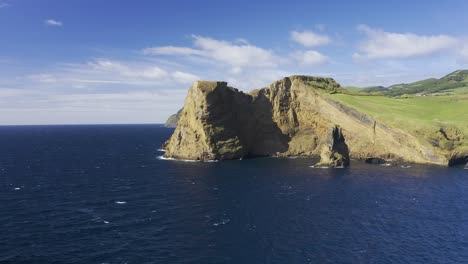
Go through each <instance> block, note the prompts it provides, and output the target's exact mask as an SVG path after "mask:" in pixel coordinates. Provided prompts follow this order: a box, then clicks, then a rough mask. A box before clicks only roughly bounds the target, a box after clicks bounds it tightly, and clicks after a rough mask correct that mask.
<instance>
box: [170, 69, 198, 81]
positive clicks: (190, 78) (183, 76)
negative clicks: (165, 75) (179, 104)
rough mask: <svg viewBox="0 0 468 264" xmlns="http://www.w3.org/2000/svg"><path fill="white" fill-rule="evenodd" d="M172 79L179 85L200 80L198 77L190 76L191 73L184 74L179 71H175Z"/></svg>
mask: <svg viewBox="0 0 468 264" xmlns="http://www.w3.org/2000/svg"><path fill="white" fill-rule="evenodd" d="M172 77H173V78H174V79H175V80H176V81H177V82H179V83H188V84H190V83H193V82H194V81H196V80H200V77H198V76H197V75H194V74H191V73H186V72H181V71H176V72H174V73H172Z"/></svg>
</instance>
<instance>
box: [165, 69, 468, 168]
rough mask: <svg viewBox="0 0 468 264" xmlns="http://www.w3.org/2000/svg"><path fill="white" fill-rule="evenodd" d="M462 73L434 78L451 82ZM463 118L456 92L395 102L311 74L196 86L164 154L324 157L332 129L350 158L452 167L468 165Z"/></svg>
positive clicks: (465, 106) (465, 98)
mask: <svg viewBox="0 0 468 264" xmlns="http://www.w3.org/2000/svg"><path fill="white" fill-rule="evenodd" d="M464 74H465V73H464V72H461V73H460V72H459V71H457V72H455V73H452V74H450V75H447V76H446V77H444V78H445V79H444V78H441V79H444V80H443V81H444V82H452V83H457V84H458V83H460V82H463V81H464V80H465V77H464V76H465V75H464ZM441 79H439V80H441ZM430 80H432V79H430ZM430 80H425V81H422V82H423V83H429V82H432V81H430ZM400 88H401V87H400ZM400 88H395V87H394V88H393V89H400ZM457 89H458V88H457ZM448 90H450V89H447V90H446V91H448ZM451 90H452V91H454V89H451ZM467 120H468V93H464V92H463V89H462V90H459V91H457V93H456V94H455V93H454V92H453V93H445V94H444V96H430V97H423V96H413V97H410V98H403V97H398V98H394V97H388V96H383V95H371V94H369V93H365V92H364V93H362V92H358V93H357V94H350V92H349V90H345V89H343V88H342V87H341V86H340V85H339V84H338V83H336V82H335V81H334V80H333V79H330V78H319V77H310V76H291V77H286V78H284V79H282V80H279V81H276V82H274V83H272V84H271V85H270V86H269V87H266V88H262V89H259V90H253V91H252V92H250V93H243V92H241V91H239V90H237V89H235V88H232V87H229V86H227V83H225V82H208V81H197V82H195V84H194V85H193V86H192V87H191V88H190V90H189V93H188V95H187V98H186V100H185V105H184V108H183V110H182V115H181V117H180V120H179V122H178V125H177V128H176V130H175V131H174V134H173V136H172V137H171V138H170V140H168V141H167V142H166V144H165V145H164V146H163V148H164V149H166V154H165V156H166V157H168V158H177V159H195V160H197V159H198V160H207V159H216V160H222V159H235V158H242V157H244V156H264V155H273V156H323V155H322V154H323V153H321V151H323V149H326V148H328V149H330V146H331V145H330V144H331V143H330V142H333V141H334V139H333V137H332V138H331V141H330V131H338V130H337V126H338V127H339V131H340V133H341V132H342V135H341V136H337V137H336V139H338V138H341V137H344V138H345V139H346V143H347V145H348V146H349V156H350V157H351V158H356V159H367V158H381V159H385V160H387V161H395V162H415V163H430V164H439V165H454V164H460V163H465V162H466V160H467V159H468V141H467V136H468V122H467ZM331 129H332V130H331ZM326 154H327V155H329V154H330V153H326ZM335 154H336V153H331V154H330V155H335Z"/></svg>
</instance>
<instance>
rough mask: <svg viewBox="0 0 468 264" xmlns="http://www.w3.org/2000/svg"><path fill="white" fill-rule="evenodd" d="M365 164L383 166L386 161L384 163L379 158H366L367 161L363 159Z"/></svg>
mask: <svg viewBox="0 0 468 264" xmlns="http://www.w3.org/2000/svg"><path fill="white" fill-rule="evenodd" d="M365 162H366V163H367V164H385V163H387V161H385V160H384V159H381V158H367V159H365Z"/></svg>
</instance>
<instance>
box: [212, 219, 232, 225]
mask: <svg viewBox="0 0 468 264" xmlns="http://www.w3.org/2000/svg"><path fill="white" fill-rule="evenodd" d="M229 222H231V219H223V220H222V221H221V222H217V223H213V225H214V226H219V225H225V224H227V223H229Z"/></svg>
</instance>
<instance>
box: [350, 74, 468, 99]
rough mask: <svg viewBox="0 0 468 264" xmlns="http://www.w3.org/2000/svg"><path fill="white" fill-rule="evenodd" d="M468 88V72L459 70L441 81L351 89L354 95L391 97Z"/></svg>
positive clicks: (431, 93) (434, 79)
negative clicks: (365, 94)
mask: <svg viewBox="0 0 468 264" xmlns="http://www.w3.org/2000/svg"><path fill="white" fill-rule="evenodd" d="M466 87H468V70H458V71H454V72H452V73H450V74H449V75H447V76H444V77H442V78H440V79H436V78H430V79H426V80H422V81H417V82H413V83H408V84H406V83H402V84H395V85H392V86H388V87H383V86H372V87H365V88H362V89H356V87H353V88H352V89H349V91H350V92H352V93H356V92H358V93H371V94H376V93H377V94H380V95H385V96H390V97H396V96H403V95H420V96H424V95H434V94H436V95H437V94H439V93H447V92H453V91H454V90H457V89H461V88H466Z"/></svg>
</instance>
